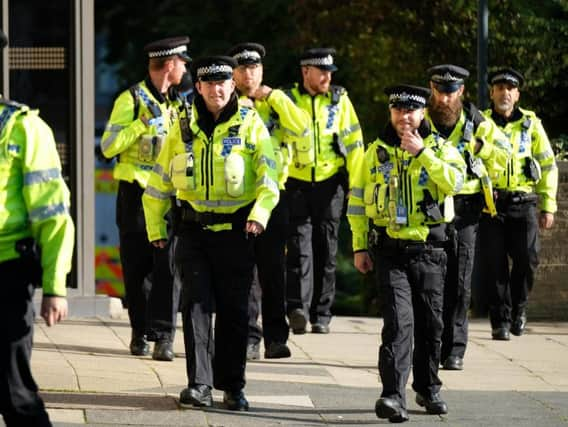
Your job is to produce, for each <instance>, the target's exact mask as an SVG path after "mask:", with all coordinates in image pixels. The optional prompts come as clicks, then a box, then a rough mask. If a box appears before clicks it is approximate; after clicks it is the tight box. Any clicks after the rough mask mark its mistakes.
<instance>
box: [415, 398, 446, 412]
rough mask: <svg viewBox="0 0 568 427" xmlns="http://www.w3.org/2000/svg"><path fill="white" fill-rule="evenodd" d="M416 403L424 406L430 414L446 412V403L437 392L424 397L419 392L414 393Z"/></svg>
mask: <svg viewBox="0 0 568 427" xmlns="http://www.w3.org/2000/svg"><path fill="white" fill-rule="evenodd" d="M416 403H417V404H418V406H423V407H425V408H426V412H428V413H429V414H432V415H442V414H447V413H448V405H446V402H444V401H443V400H442V398H441V397H440V395H439V394H438V393H434V394H433V395H432V396H431V397H430V398H428V399H427V398H426V397H425V396H423V395H421V394H420V393H416Z"/></svg>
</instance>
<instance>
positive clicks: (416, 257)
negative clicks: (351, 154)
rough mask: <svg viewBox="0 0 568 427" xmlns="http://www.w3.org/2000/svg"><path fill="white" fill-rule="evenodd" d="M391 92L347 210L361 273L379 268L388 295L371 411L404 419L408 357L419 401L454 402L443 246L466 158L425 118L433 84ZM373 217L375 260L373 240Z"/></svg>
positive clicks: (431, 404)
mask: <svg viewBox="0 0 568 427" xmlns="http://www.w3.org/2000/svg"><path fill="white" fill-rule="evenodd" d="M385 93H386V94H387V95H388V99H389V109H390V122H389V123H388V124H387V126H386V128H385V130H384V131H383V132H382V133H381V135H380V136H379V138H378V139H377V140H376V141H374V142H373V143H372V144H371V145H369V147H368V148H367V151H366V153H365V158H364V165H363V166H362V167H361V168H360V170H359V171H358V173H357V175H356V177H355V184H354V186H353V188H352V189H351V193H350V197H349V204H348V210H347V218H348V220H349V223H350V225H351V229H352V231H353V250H354V253H355V255H354V264H355V267H356V268H357V269H358V270H359V271H360V272H361V273H367V272H368V271H370V270H373V269H374V270H375V271H376V280H377V282H378V285H379V286H381V288H382V292H383V295H384V300H383V311H382V312H383V318H384V326H383V330H382V344H381V347H380V349H379V373H380V377H381V382H382V384H383V390H382V393H381V398H380V399H379V400H377V402H376V405H375V412H376V414H377V416H378V417H379V418H388V419H389V420H390V421H391V422H403V421H407V420H408V412H407V410H406V394H405V387H406V382H407V381H408V376H409V374H410V368H411V366H412V372H413V378H414V381H413V383H412V388H413V389H414V391H416V403H417V404H418V405H420V406H424V407H425V408H426V411H427V412H428V413H429V414H445V413H446V412H447V410H448V408H447V405H446V403H445V402H444V401H443V400H442V399H441V397H440V394H439V391H440V387H441V384H442V383H441V381H440V378H439V377H438V366H439V363H440V339H441V335H442V328H443V323H442V302H443V301H442V300H443V288H444V273H445V268H446V253H445V251H444V249H443V246H444V245H445V244H446V242H445V240H446V224H447V222H448V221H449V220H450V219H451V217H452V215H453V209H452V203H451V196H452V195H453V194H456V193H457V192H458V191H459V190H460V189H461V187H462V185H463V179H464V172H465V163H464V161H463V159H462V157H461V156H460V154H459V152H458V151H457V149H456V148H455V147H453V146H452V145H451V144H446V143H445V141H443V140H442V139H440V138H436V137H434V135H433V134H432V133H431V131H430V126H429V125H428V122H427V121H426V120H424V107H425V106H426V102H427V99H428V96H429V94H430V92H429V90H428V89H426V88H422V87H417V86H410V85H398V86H392V87H389V88H387V89H386V90H385ZM369 218H370V219H371V232H370V234H371V240H372V242H373V243H374V245H373V247H371V248H370V249H371V250H373V251H374V258H373V259H374V263H373V261H372V258H371V257H370V255H369V250H368V244H367V241H368V234H369ZM413 341H414V352H413V353H412V347H413V345H412V343H413ZM411 354H413V356H412V358H411Z"/></svg>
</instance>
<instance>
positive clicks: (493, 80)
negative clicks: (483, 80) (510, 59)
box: [487, 67, 525, 87]
mask: <svg viewBox="0 0 568 427" xmlns="http://www.w3.org/2000/svg"><path fill="white" fill-rule="evenodd" d="M487 80H488V82H489V84H490V85H494V84H497V83H509V84H511V85H513V86H515V87H521V86H522V85H523V84H524V83H525V78H524V77H523V75H522V74H521V73H519V72H518V71H517V70H513V69H512V68H511V67H503V68H500V69H498V70H496V71H493V72H492V73H489V76H488V77H487Z"/></svg>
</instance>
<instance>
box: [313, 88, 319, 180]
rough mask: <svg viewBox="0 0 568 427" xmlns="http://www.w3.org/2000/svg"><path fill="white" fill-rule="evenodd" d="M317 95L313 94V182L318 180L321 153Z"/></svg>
mask: <svg viewBox="0 0 568 427" xmlns="http://www.w3.org/2000/svg"><path fill="white" fill-rule="evenodd" d="M316 96H317V95H315V96H312V97H311V98H312V126H313V128H314V166H313V167H312V182H315V181H316V168H317V167H318V154H319V151H320V149H319V129H318V126H317V120H316Z"/></svg>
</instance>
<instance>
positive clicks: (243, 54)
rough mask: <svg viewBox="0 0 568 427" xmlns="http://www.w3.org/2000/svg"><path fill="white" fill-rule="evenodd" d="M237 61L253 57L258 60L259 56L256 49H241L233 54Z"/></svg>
mask: <svg viewBox="0 0 568 427" xmlns="http://www.w3.org/2000/svg"><path fill="white" fill-rule="evenodd" d="M233 58H235V59H236V60H237V61H239V60H247V59H249V60H250V59H254V60H255V61H260V59H261V56H260V53H258V52H257V51H256V50H243V51H242V52H239V53H237V54H235V55H233Z"/></svg>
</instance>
